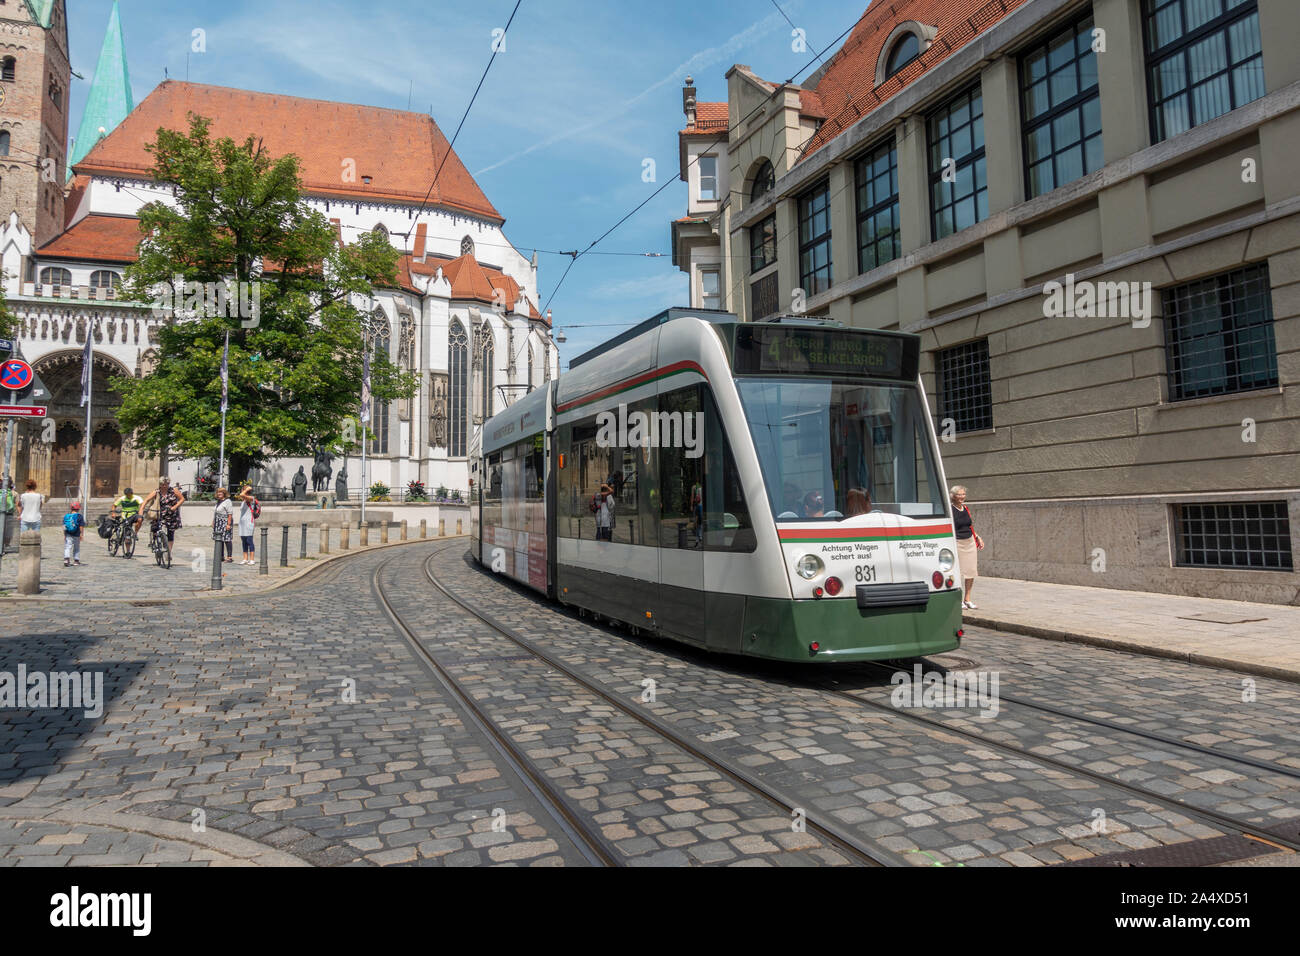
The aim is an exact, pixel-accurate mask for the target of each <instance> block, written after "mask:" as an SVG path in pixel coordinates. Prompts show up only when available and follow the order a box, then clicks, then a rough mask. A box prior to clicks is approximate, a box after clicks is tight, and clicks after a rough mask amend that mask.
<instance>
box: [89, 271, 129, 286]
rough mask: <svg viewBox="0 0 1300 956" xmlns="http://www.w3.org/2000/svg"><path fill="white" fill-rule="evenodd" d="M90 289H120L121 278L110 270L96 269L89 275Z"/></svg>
mask: <svg viewBox="0 0 1300 956" xmlns="http://www.w3.org/2000/svg"><path fill="white" fill-rule="evenodd" d="M90 287H91V288H92V289H121V288H122V276H121V275H120V274H118V273H116V272H114V271H113V270H112V269H96V270H95V271H94V272H92V273H91V274H90Z"/></svg>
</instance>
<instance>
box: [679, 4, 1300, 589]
mask: <svg viewBox="0 0 1300 956" xmlns="http://www.w3.org/2000/svg"><path fill="white" fill-rule="evenodd" d="M1297 36H1300V4H1297V3H1295V2H1294V0H875V2H874V3H872V4H871V5H870V7H869V8H868V9H867V11H866V13H865V14H863V16H862V18H861V19H860V20H859V22H858V23H857V25H856V26H855V27H854V29H853V31H852V33H851V34H850V35H849V37H848V39H847V41H846V42H845V44H844V46H843V47H842V48H841V49H840V50H839V51H838V52H836V54H835V55H834V56H833V57H832V58H831V59H830V60H829V61H827V62H826V64H825V65H824V66H822V67H821V68H819V69H818V70H817V72H815V73H813V74H812V75H811V76H810V77H809V78H808V79H807V80H806V81H805V82H804V83H803V84H802V85H801V86H792V85H780V84H773V83H769V82H766V81H764V80H762V79H761V78H759V77H758V76H756V75H754V73H753V72H752V71H751V70H749V69H748V68H747V67H744V66H739V65H738V66H735V67H733V68H732V69H731V70H730V71H729V72H728V73H727V84H728V85H727V115H728V136H727V143H726V149H725V155H726V156H727V159H728V162H729V164H730V169H729V173H728V177H727V179H728V182H729V191H728V194H727V196H726V197H725V198H724V199H723V200H722V201H721V202H720V204H719V208H718V210H717V212H716V213H713V214H712V215H713V216H716V218H717V221H718V226H717V228H716V230H715V231H716V234H717V237H718V239H717V245H718V248H717V261H718V262H719V269H720V272H721V277H720V286H721V295H720V297H719V304H720V306H721V307H722V308H726V309H730V310H732V311H735V312H737V313H739V314H740V315H741V316H743V317H744V318H746V319H755V318H762V317H764V316H765V315H768V314H772V313H774V312H778V311H780V312H789V311H799V310H801V309H802V310H805V311H807V312H808V313H809V314H812V315H827V316H830V317H832V318H834V319H837V320H839V321H842V322H844V323H846V324H849V325H853V326H860V327H874V328H883V329H903V330H905V331H911V332H917V333H919V334H921V335H922V336H923V341H924V346H925V352H924V357H923V362H922V369H923V377H924V380H925V382H926V385H927V388H928V390H929V395H930V402H931V409H932V411H933V412H934V415H935V420H936V427H937V428H938V429H939V430H940V433H941V435H942V436H943V437H944V443H943V444H942V446H941V447H942V450H943V451H944V453H945V464H946V468H947V473H948V478H949V481H950V482H952V483H962V484H965V485H967V486H968V488H969V495H970V502H971V510H972V513H973V514H974V515H975V519H976V526H977V527H978V528H979V530H980V532H981V534H982V535H983V537H984V538H985V539H986V540H987V542H988V545H989V547H988V550H986V551H985V552H984V553H983V555H982V556H981V570H982V571H983V572H985V573H991V574H996V575H999V576H1007V577H1018V578H1027V579H1032V580H1044V581H1054V582H1061V583H1075V584H1082V585H1094V586H1097V585H1100V586H1107V587H1117V588H1127V589H1139V590H1151V591H1164V592H1172V593H1181V594H1193V595H1204V596H1213V597H1224V598H1240V599H1250V600H1259V601H1270V602H1278V603H1288V604H1294V603H1300V574H1298V573H1297V571H1296V566H1295V555H1296V553H1297V551H1300V542H1298V540H1297V538H1298V537H1300V188H1298V185H1297V175H1296V174H1297V170H1300V162H1298V161H1297V158H1296V157H1297V156H1300V54H1298V53H1297V51H1296V48H1295V38H1296V37H1297ZM697 108H698V107H697ZM769 166H770V171H769ZM679 228H680V227H679ZM676 231H677V230H675V232H676ZM707 255H708V252H707V250H705V251H701V250H699V249H698V248H697V249H693V250H692V256H693V257H695V258H696V259H697V260H698V259H700V258H702V257H706V256H707ZM1120 283H1123V285H1120ZM694 288H695V284H694V283H693V290H694ZM695 304H697V305H698V304H699V303H695Z"/></svg>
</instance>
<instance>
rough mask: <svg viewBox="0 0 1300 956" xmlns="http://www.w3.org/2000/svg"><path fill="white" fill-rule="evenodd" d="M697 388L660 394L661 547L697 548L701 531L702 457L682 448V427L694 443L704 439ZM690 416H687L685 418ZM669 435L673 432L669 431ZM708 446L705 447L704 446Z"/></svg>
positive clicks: (683, 444) (702, 495) (702, 510)
mask: <svg viewBox="0 0 1300 956" xmlns="http://www.w3.org/2000/svg"><path fill="white" fill-rule="evenodd" d="M700 411H701V409H700V388H699V386H698V385H691V386H688V387H686V388H679V389H675V390H674V391H671V392H665V393H664V394H662V395H660V396H659V429H660V434H661V442H662V444H663V447H662V448H660V449H659V488H658V491H659V521H658V522H657V525H658V527H657V531H658V534H657V538H658V542H659V547H661V548H698V547H699V546H700V544H701V542H702V540H703V534H704V458H703V456H697V457H691V455H692V454H693V452H692V450H691V449H689V448H687V447H685V441H684V438H685V437H686V435H685V433H684V431H683V429H684V428H685V427H686V423H687V422H689V423H690V428H689V434H690V437H691V440H692V443H693V444H695V445H696V446H698V445H699V443H701V442H704V441H705V437H704V434H703V431H704V429H697V428H696V427H695V423H696V422H697V421H700V419H701V416H700ZM688 416H689V418H688ZM674 426H675V427H676V429H677V433H676V436H674V437H675V440H674V439H668V440H664V439H663V432H664V430H665V428H666V427H668V428H670V429H671V428H672V427H674ZM669 434H670V435H671V434H672V432H671V431H670V432H669ZM705 447H707V446H705Z"/></svg>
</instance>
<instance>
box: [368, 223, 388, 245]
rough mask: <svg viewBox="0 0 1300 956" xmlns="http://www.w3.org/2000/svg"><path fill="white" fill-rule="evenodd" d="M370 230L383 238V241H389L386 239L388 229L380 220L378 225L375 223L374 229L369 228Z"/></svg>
mask: <svg viewBox="0 0 1300 956" xmlns="http://www.w3.org/2000/svg"><path fill="white" fill-rule="evenodd" d="M370 231H371V232H373V233H374V234H375V235H376V236H378V237H379V238H380V239H382V240H384V242H388V241H389V240H388V230H387V229H386V228H385V227H384V224H383V223H382V222H381V223H379V224H378V225H376V226H375V228H374V229H371V230H370Z"/></svg>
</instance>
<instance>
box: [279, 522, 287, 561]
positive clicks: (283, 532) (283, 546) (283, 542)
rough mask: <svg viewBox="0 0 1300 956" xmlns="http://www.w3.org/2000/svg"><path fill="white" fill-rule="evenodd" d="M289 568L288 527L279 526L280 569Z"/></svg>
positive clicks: (285, 525) (284, 525)
mask: <svg viewBox="0 0 1300 956" xmlns="http://www.w3.org/2000/svg"><path fill="white" fill-rule="evenodd" d="M288 566H289V526H288V525H287V524H282V525H280V567H282V568H287V567H288Z"/></svg>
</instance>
